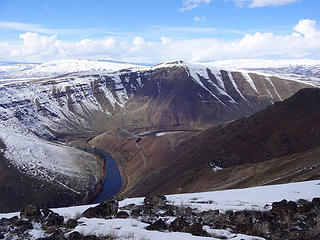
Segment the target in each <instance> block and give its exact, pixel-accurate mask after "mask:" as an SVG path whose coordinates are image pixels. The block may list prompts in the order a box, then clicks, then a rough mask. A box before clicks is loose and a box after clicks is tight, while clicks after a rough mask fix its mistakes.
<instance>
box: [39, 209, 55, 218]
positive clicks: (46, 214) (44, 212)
mask: <svg viewBox="0 0 320 240" xmlns="http://www.w3.org/2000/svg"><path fill="white" fill-rule="evenodd" d="M41 212H42V214H43V216H44V217H48V216H49V214H50V213H53V211H52V210H50V209H49V208H43V209H41Z"/></svg>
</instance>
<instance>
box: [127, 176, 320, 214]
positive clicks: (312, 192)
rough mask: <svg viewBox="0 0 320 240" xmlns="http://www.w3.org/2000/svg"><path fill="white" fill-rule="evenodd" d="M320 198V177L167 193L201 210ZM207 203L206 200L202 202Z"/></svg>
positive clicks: (172, 200) (258, 206) (139, 200)
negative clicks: (249, 186) (214, 189)
mask: <svg viewBox="0 0 320 240" xmlns="http://www.w3.org/2000/svg"><path fill="white" fill-rule="evenodd" d="M314 197H320V180H315V181H306V182H297V183H288V184H280V185H270V186H259V187H252V188H243V189H231V190H223V191H214V192H202V193H185V194H174V195H168V196H167V199H168V200H169V202H170V203H173V204H174V205H181V204H182V203H183V204H184V205H188V206H190V207H192V208H194V209H198V210H199V211H203V210H210V209H219V210H222V211H227V210H239V211H240V210H252V209H255V210H265V206H266V205H267V204H268V205H271V204H272V202H276V201H281V200H283V199H287V200H292V201H297V200H299V199H300V198H303V199H306V200H309V201H310V200H312V198H314ZM142 202H143V198H131V199H125V200H123V201H122V202H121V205H128V204H131V203H134V204H142ZM203 202H207V203H203Z"/></svg>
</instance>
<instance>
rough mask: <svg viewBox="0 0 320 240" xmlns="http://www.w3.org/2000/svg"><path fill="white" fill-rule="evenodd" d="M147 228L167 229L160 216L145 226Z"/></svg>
mask: <svg viewBox="0 0 320 240" xmlns="http://www.w3.org/2000/svg"><path fill="white" fill-rule="evenodd" d="M146 229H147V230H157V231H165V230H167V229H168V226H167V224H166V223H165V222H164V221H163V220H162V219H161V218H160V219H159V220H157V221H155V222H154V223H151V224H150V225H149V226H148V227H147V228H146Z"/></svg>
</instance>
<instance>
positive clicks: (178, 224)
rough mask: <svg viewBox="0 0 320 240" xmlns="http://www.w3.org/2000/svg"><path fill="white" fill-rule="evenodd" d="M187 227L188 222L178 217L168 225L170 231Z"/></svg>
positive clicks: (179, 230)
mask: <svg viewBox="0 0 320 240" xmlns="http://www.w3.org/2000/svg"><path fill="white" fill-rule="evenodd" d="M188 227H189V223H188V222H187V221H186V220H185V219H184V218H183V217H178V218H176V219H175V220H174V221H173V222H172V223H170V225H169V228H168V229H169V231H170V232H183V230H184V229H186V228H188Z"/></svg>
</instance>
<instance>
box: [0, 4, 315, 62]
mask: <svg viewBox="0 0 320 240" xmlns="http://www.w3.org/2000/svg"><path fill="white" fill-rule="evenodd" d="M319 9H320V1H318V0H135V1H133V0H105V1H103V0H101V1H97V0H91V1H81V0H68V1H66V0H42V1H41V0H28V1H26V0H0V33H1V35H0V49H1V50H0V60H9V61H38V62H42V61H48V60H55V59H61V58H89V59H113V60H119V61H134V62H152V63H156V62H161V61H169V60H174V59H184V60H192V61H212V60H218V59H228V58H268V59H271V58H320V55H319V53H318V52H319V50H320V46H319V45H320V43H318V42H320V41H319V38H320V34H319V32H320V30H319V27H318V26H317V23H319V22H320V19H319V18H320V17H319V16H320V15H319V13H318V10H319Z"/></svg>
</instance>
